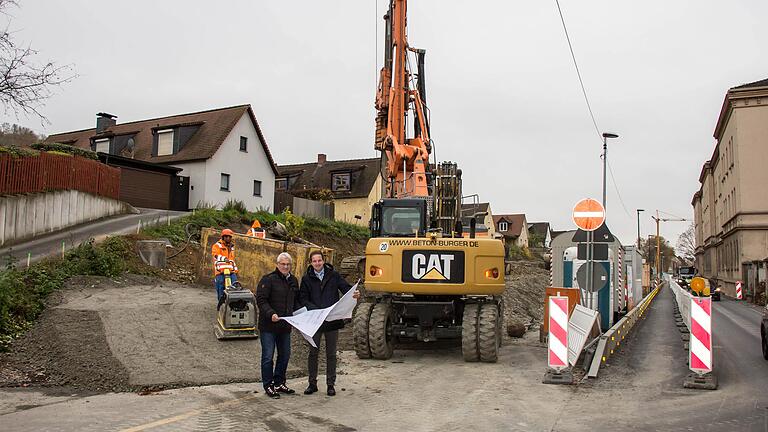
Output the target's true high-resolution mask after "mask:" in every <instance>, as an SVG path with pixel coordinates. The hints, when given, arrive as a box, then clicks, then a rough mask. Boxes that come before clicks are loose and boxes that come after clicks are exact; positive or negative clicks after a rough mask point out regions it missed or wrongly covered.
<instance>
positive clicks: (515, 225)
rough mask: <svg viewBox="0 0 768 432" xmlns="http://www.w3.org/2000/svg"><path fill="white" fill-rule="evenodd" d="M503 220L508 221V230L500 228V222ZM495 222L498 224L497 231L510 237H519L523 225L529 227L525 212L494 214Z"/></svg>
mask: <svg viewBox="0 0 768 432" xmlns="http://www.w3.org/2000/svg"><path fill="white" fill-rule="evenodd" d="M501 221H506V222H507V223H508V224H509V225H508V227H507V230H506V231H501V230H499V222H501ZM493 224H494V225H496V231H498V232H500V233H501V234H504V235H505V236H509V237H519V236H520V234H521V233H522V231H523V227H525V229H526V230H527V229H528V226H527V224H526V222H525V215H524V214H506V215H493Z"/></svg>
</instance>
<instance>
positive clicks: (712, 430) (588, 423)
mask: <svg viewBox="0 0 768 432" xmlns="http://www.w3.org/2000/svg"><path fill="white" fill-rule="evenodd" d="M673 302H674V298H673V296H672V293H671V291H670V290H669V289H667V288H665V289H663V290H662V291H661V293H660V294H659V295H658V296H657V297H656V299H655V300H654V302H653V303H652V304H651V307H650V310H649V312H648V313H647V314H646V315H645V318H644V319H642V320H641V321H640V323H639V324H638V326H637V327H636V328H635V330H634V333H632V334H631V336H630V337H629V338H628V339H627V341H626V343H624V344H622V351H620V352H619V355H617V356H614V357H611V358H610V360H609V362H608V364H606V365H605V367H604V368H601V371H600V376H599V377H598V378H597V379H596V380H589V381H587V382H584V383H582V384H581V385H579V386H557V385H545V384H541V378H542V377H543V372H544V370H545V367H544V365H545V359H546V347H545V346H544V345H541V344H539V343H538V341H537V338H536V335H535V334H534V332H529V333H528V335H526V338H525V339H523V340H514V341H511V342H510V343H509V344H507V345H505V346H504V347H503V348H502V350H501V352H500V357H499V362H498V363H495V364H477V363H465V362H463V361H462V360H461V353H460V349H459V348H458V347H455V346H454V347H452V346H447V347H443V348H436V349H423V350H397V351H396V352H395V356H394V357H393V359H392V360H391V361H386V362H382V361H373V360H358V359H357V358H356V357H355V356H354V353H351V352H343V353H342V354H341V366H340V367H341V369H340V371H339V372H340V374H339V381H338V382H337V384H338V385H337V388H338V390H340V391H339V395H338V396H337V397H335V398H329V397H327V396H325V395H323V394H316V395H313V396H303V395H296V396H291V397H284V398H282V399H281V400H279V401H273V400H270V399H268V398H266V397H265V396H264V394H263V392H260V391H259V392H257V393H254V392H253V391H254V390H257V391H258V390H259V389H260V385H259V384H258V383H246V384H228V385H217V386H207V387H188V388H183V389H177V390H167V391H162V392H158V393H151V394H149V395H146V396H140V395H137V394H130V393H107V394H92V395H88V394H77V393H70V392H68V391H66V389H2V390H0V424H2V425H3V426H4V430H12V431H38V430H71V431H75V430H77V431H87V430H94V431H96V430H98V431H102V430H120V431H132V432H136V431H166V430H169V431H170V430H173V431H186V430H189V431H196V430H208V431H231V430H279V431H286V432H288V431H291V432H292V431H303V430H317V431H352V430H364V431H389V430H393V429H404V430H413V431H433V430H439V431H441V432H446V431H453V430H456V431H464V430H467V429H473V430H477V431H485V430H509V431H549V432H552V431H560V432H579V431H594V432H608V431H611V432H612V431H616V430H627V431H629V430H631V431H665V432H668V431H677V432H681V431H706V432H719V431H724V432H725V431H728V432H730V431H739V432H740V431H747V432H768V408H767V407H768V362H766V361H765V360H763V359H762V356H761V354H760V351H759V345H758V342H759V336H756V335H757V334H758V333H757V332H758V331H759V327H757V324H758V319H759V316H760V315H759V312H758V311H757V310H756V309H754V308H753V307H751V306H749V305H746V304H744V303H737V302H734V301H728V300H724V301H723V302H718V303H715V306H714V310H715V313H714V324H713V326H714V329H715V330H714V341H715V370H716V374H717V375H718V377H719V379H720V388H719V389H718V390H715V391H707V390H692V389H684V388H683V386H682V384H683V379H684V377H685V375H686V374H687V366H686V357H687V356H686V351H685V350H684V349H683V341H682V340H681V337H680V331H679V330H678V329H677V327H676V326H675V323H674V316H673ZM235 342H237V341H235ZM233 346H235V345H233ZM237 346H239V345H237ZM241 348H243V349H248V350H249V348H247V347H245V346H242V347H241ZM253 359H254V360H253V362H251V363H248V364H228V365H226V367H256V359H258V352H253ZM321 382H322V379H321ZM305 383H306V381H305V379H301V378H298V379H294V380H290V381H289V385H291V386H292V387H293V388H296V389H298V390H301V389H302V388H303V387H304V385H305ZM321 390H324V389H323V388H321Z"/></svg>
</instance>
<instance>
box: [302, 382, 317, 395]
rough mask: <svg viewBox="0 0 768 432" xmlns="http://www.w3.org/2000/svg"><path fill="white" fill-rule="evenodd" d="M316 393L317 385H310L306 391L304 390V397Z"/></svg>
mask: <svg viewBox="0 0 768 432" xmlns="http://www.w3.org/2000/svg"><path fill="white" fill-rule="evenodd" d="M316 392H317V385H315V384H310V385H309V387H307V389H306V390H304V394H305V395H311V394H312V393H316Z"/></svg>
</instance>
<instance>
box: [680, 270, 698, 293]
mask: <svg viewBox="0 0 768 432" xmlns="http://www.w3.org/2000/svg"><path fill="white" fill-rule="evenodd" d="M695 275H696V268H695V267H680V268H679V269H678V271H677V283H678V285H680V286H681V287H683V288H686V289H689V287H690V284H691V279H693V277H694V276H695Z"/></svg>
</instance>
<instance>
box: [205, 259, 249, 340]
mask: <svg viewBox="0 0 768 432" xmlns="http://www.w3.org/2000/svg"><path fill="white" fill-rule="evenodd" d="M216 266H217V269H219V270H220V271H222V272H223V273H224V302H223V304H222V305H221V306H220V307H219V309H218V312H217V314H216V325H215V326H214V331H215V333H216V339H218V340H226V339H243V338H257V337H259V335H258V333H257V331H256V297H255V296H254V295H253V293H252V292H251V291H250V290H249V289H247V288H243V286H242V285H240V282H235V283H232V278H231V276H230V275H231V273H232V270H233V269H234V267H233V265H232V263H229V262H222V263H216Z"/></svg>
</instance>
